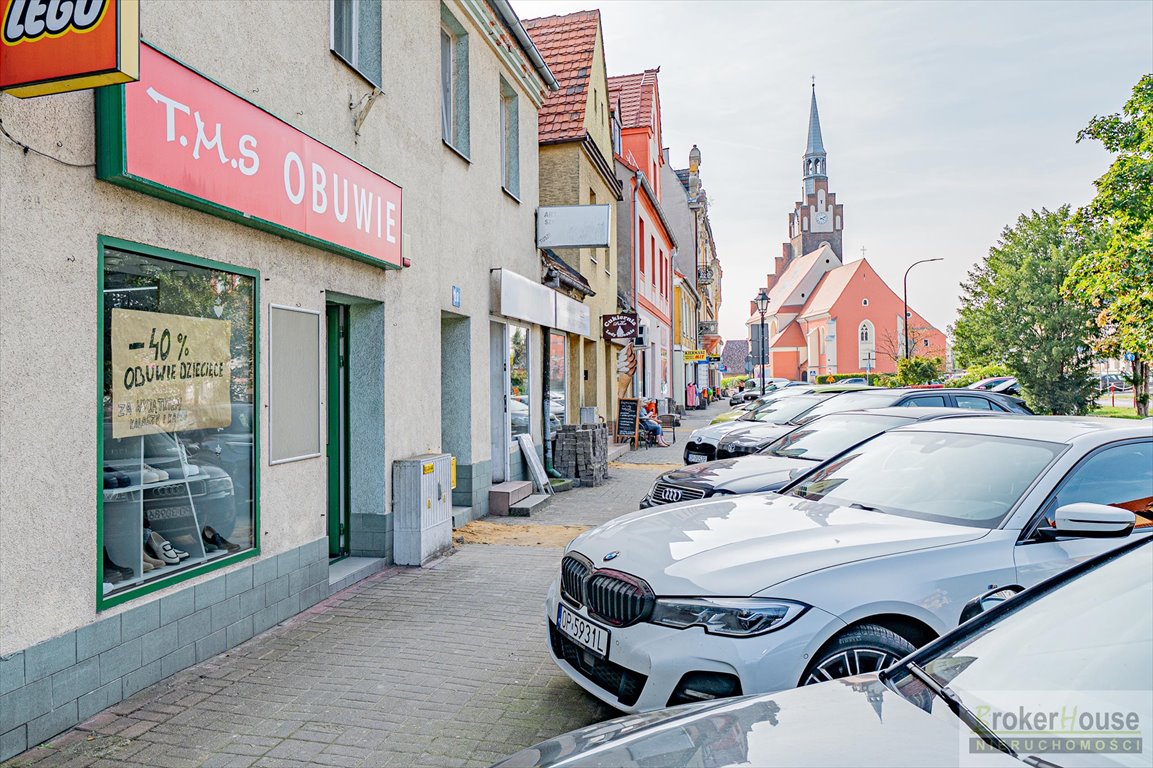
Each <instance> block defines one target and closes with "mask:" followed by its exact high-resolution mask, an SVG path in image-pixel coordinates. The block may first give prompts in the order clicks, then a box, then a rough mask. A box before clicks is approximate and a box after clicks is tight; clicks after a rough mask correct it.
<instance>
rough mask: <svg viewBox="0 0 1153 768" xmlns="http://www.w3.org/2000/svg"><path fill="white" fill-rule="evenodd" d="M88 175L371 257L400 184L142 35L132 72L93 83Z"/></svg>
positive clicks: (390, 218) (383, 261)
mask: <svg viewBox="0 0 1153 768" xmlns="http://www.w3.org/2000/svg"><path fill="white" fill-rule="evenodd" d="M96 140H97V156H96V175H97V177H98V178H100V179H103V180H105V181H108V182H111V183H113V184H118V185H120V186H123V187H128V188H129V189H135V190H138V191H140V192H144V193H146V194H150V195H155V196H157V197H161V198H164V199H166V200H169V201H171V202H175V203H179V204H181V205H187V206H189V207H190V208H196V209H198V210H201V211H205V212H207V213H210V214H213V215H216V216H221V217H223V218H226V219H230V220H232V221H235V222H237V223H240V224H244V225H247V226H251V227H256V228H257V229H262V230H265V231H268V232H272V233H274V234H278V235H281V236H283V237H288V238H291V239H293V240H298V241H300V242H303V243H307V244H308V245H312V246H315V247H317V248H323V249H325V250H328V251H332V252H334V253H339V254H341V255H344V256H349V257H351V258H354V259H358V260H360V261H364V262H367V263H370V264H374V265H376V266H381V267H390V268H391V267H400V266H401V188H400V187H398V186H397V185H396V184H393V183H392V182H391V181H389V180H388V179H386V178H384V177H383V176H381V175H379V174H377V173H375V172H374V171H371V170H369V169H368V168H365V167H364V166H363V165H361V164H359V163H357V162H355V161H354V160H352V159H350V158H348V157H346V156H345V155H343V154H341V153H340V152H337V151H336V150H335V149H333V148H331V147H329V146H328V145H326V144H323V143H321V142H319V141H317V140H316V139H314V138H312V137H311V136H309V135H307V134H305V133H303V132H302V131H299V130H297V129H296V128H293V127H292V126H291V125H289V124H288V123H286V122H284V121H282V120H280V119H279V118H277V117H275V116H273V115H272V114H270V113H268V112H265V111H264V110H263V109H261V108H260V107H258V106H256V105H255V104H253V103H251V102H249V101H247V100H246V99H244V98H242V97H240V96H238V95H237V94H235V93H233V92H232V91H230V90H228V89H227V88H225V87H223V86H221V85H219V84H217V83H215V82H213V81H212V80H209V79H208V78H206V77H204V76H203V75H201V74H199V73H197V72H195V71H193V70H191V69H189V68H188V67H186V66H184V65H183V64H181V63H180V62H178V61H176V60H174V59H172V58H170V57H168V56H166V55H165V54H163V53H161V52H160V51H158V50H156V49H155V48H152V47H150V46H148V45H147V44H144V45H142V46H141V49H140V81H139V82H136V83H132V84H129V85H121V86H116V87H112V88H103V89H101V90H99V91H97V92H96Z"/></svg>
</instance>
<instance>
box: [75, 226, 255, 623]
mask: <svg viewBox="0 0 1153 768" xmlns="http://www.w3.org/2000/svg"><path fill="white" fill-rule="evenodd" d="M102 249H103V270H102V273H101V279H100V284H101V296H102V297H103V301H102V306H101V310H100V311H101V320H102V324H103V343H102V346H101V360H100V365H101V370H102V372H103V376H102V378H103V384H102V396H101V407H100V414H99V419H98V424H99V429H100V436H101V437H100V440H99V442H98V445H99V448H98V451H99V455H98V461H99V465H98V466H99V467H100V468H101V472H100V476H101V480H100V488H99V490H98V492H97V499H98V505H97V509H98V512H97V514H98V515H99V523H100V524H99V526H98V531H99V534H98V536H99V537H100V541H99V544H100V548H101V549H102V550H103V552H102V553H101V557H100V558H99V559H98V562H97V574H98V577H99V581H100V584H101V587H100V592H99V601H98V605H99V607H100V608H106V607H108V606H110V605H115V604H116V603H119V602H123V601H124V600H128V599H130V598H132V597H133V596H135V595H138V594H142V593H144V592H149V591H152V590H153V589H158V588H160V587H162V586H165V585H168V584H170V583H172V582H173V581H177V580H181V579H182V578H187V577H189V576H192V575H195V574H196V573H200V572H203V571H204V570H207V569H211V568H213V567H216V566H219V565H222V564H223V563H225V562H231V561H235V560H236V559H237V557H243V556H245V555H246V554H255V548H256V546H257V518H256V515H257V502H256V498H257V493H256V485H257V483H256V472H255V467H256V461H257V456H258V450H257V446H258V440H257V435H258V434H259V430H258V429H257V419H258V416H259V410H258V408H257V398H256V393H257V392H258V391H259V386H258V380H257V367H256V357H255V356H256V349H255V344H256V339H258V338H259V335H258V331H257V325H256V323H257V320H256V307H257V274H256V273H255V272H251V271H248V270H240V269H233V268H229V267H225V266H222V265H216V264H212V263H210V262H206V261H203V260H199V259H188V260H185V257H181V256H179V255H177V254H172V253H169V252H167V251H159V250H156V249H151V248H145V247H141V246H128V245H127V244H124V245H123V246H122V245H121V244H120V243H119V242H117V243H116V244H115V245H113V244H110V243H108V242H104V243H102Z"/></svg>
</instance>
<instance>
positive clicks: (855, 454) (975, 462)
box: [788, 430, 1063, 528]
mask: <svg viewBox="0 0 1153 768" xmlns="http://www.w3.org/2000/svg"><path fill="white" fill-rule="evenodd" d="M1062 449H1063V446H1061V445H1056V444H1053V443H1043V442H1039V441H1035V440H1021V439H1016V438H1007V437H989V436H987V435H966V434H959V433H955V432H954V433H942V432H902V431H899V430H898V431H896V432H886V433H885V434H883V435H880V436H879V437H877V438H876V439H874V440H870V441H869V442H867V443H865V444H864V445H862V446H860V447H858V448H856V449H855V450H853V451H852V452H850V453H848V454H847V455H845V456H844V457H842V458H840V459H838V460H837V461H835V462H833V463H831V464H828V465H827V466H824V467H821V468H820V469H818V470H817V471H816V472H814V473H813V474H811V475H809V476H808V477H807V478H806V479H805V480H804V481H803V482H801V483H799V484H797V485H796V486H794V487H793V488H792V489H791V490H790V491H789V492H788V495H790V496H798V497H800V498H803V499H828V500H829V501H833V502H836V503H838V504H842V505H845V506H848V505H850V504H856V505H858V506H861V507H864V508H867V509H876V510H878V511H880V512H888V513H890V514H894V515H902V516H905V517H915V518H918V519H921V520H935V521H937V522H943V523H952V524H954V525H967V526H972V527H976V528H996V527H997V526H998V525H999V524H1000V522H1001V520H1002V519H1004V517H1005V515H1006V514H1007V513H1008V512H1009V510H1010V509H1012V508H1013V505H1015V504H1016V503H1017V500H1018V499H1019V498H1021V495H1022V494H1023V493H1024V492H1025V490H1026V489H1028V488H1029V486H1030V485H1031V484H1032V483H1033V481H1034V480H1035V479H1036V477H1037V475H1039V474H1040V473H1041V471H1042V470H1044V469H1045V467H1047V466H1048V465H1049V463H1050V462H1051V461H1052V460H1053V459H1054V458H1055V457H1056V456H1057V454H1059V453H1060V452H1061V450H1062Z"/></svg>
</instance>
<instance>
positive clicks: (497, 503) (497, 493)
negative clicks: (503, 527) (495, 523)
mask: <svg viewBox="0 0 1153 768" xmlns="http://www.w3.org/2000/svg"><path fill="white" fill-rule="evenodd" d="M530 495H532V483H530V482H528V481H526V480H509V481H507V482H504V483H497V484H496V485H494V486H493V487H492V488H490V489H489V491H488V513H489V514H490V515H501V516H504V515H507V514H509V510H511V509H512V507H513V505H514V504H516V503H517V502H519V501H522V500H524V499H526V498H528V497H529V496H530Z"/></svg>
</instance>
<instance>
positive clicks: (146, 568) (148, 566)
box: [141, 560, 156, 573]
mask: <svg viewBox="0 0 1153 768" xmlns="http://www.w3.org/2000/svg"><path fill="white" fill-rule="evenodd" d="M155 568H156V566H155V565H153V564H152V563H150V562H148V560H145V561H144V565H143V566H142V568H141V570H143V571H144V572H145V573H148V572H149V571H151V570H155Z"/></svg>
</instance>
